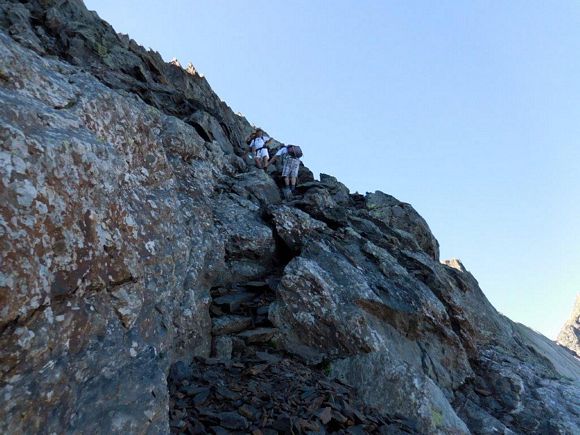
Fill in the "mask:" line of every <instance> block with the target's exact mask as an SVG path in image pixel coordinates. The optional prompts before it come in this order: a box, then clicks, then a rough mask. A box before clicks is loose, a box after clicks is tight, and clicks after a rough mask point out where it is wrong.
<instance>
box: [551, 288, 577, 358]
mask: <svg viewBox="0 0 580 435" xmlns="http://www.w3.org/2000/svg"><path fill="white" fill-rule="evenodd" d="M557 341H558V344H560V345H562V346H564V347H567V348H568V349H570V350H571V351H572V352H574V353H575V354H576V355H577V356H578V357H579V358H580V294H579V295H577V296H576V302H575V303H574V308H573V309H572V314H570V318H569V319H568V321H567V322H566V323H565V324H564V326H562V329H561V330H560V333H559V334H558V339H557Z"/></svg>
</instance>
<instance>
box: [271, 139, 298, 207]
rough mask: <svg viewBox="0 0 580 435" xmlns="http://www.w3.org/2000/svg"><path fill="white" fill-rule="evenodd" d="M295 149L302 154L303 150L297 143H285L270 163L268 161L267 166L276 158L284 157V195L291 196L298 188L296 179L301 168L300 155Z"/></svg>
mask: <svg viewBox="0 0 580 435" xmlns="http://www.w3.org/2000/svg"><path fill="white" fill-rule="evenodd" d="M295 150H298V151H299V153H298V155H302V150H300V147H297V146H296V145H285V146H283V147H282V148H280V149H279V150H278V152H277V153H276V154H275V155H274V157H272V160H270V161H269V162H268V163H266V168H267V167H268V166H269V165H270V164H271V163H274V162H275V161H276V159H278V158H281V157H283V158H284V167H283V168H282V176H283V177H284V185H285V186H286V187H285V191H284V195H285V196H286V197H288V196H291V193H292V192H294V189H295V188H296V180H297V179H298V169H300V157H298V156H297V154H296V152H295Z"/></svg>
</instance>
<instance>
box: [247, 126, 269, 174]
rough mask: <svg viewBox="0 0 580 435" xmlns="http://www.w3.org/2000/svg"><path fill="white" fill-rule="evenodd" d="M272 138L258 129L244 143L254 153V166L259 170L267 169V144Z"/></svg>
mask: <svg viewBox="0 0 580 435" xmlns="http://www.w3.org/2000/svg"><path fill="white" fill-rule="evenodd" d="M271 140H272V138H271V137H270V136H268V135H267V134H266V133H264V130H262V129H260V128H258V129H256V131H254V132H253V133H252V134H251V135H250V136H249V137H248V139H247V140H246V143H247V144H248V145H250V149H251V150H252V152H253V153H254V160H255V162H256V166H257V167H258V168H260V169H265V168H267V167H268V159H269V158H270V154H269V153H268V147H267V144H268V142H270V141H271Z"/></svg>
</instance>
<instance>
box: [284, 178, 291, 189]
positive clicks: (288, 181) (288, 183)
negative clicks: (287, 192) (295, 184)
mask: <svg viewBox="0 0 580 435" xmlns="http://www.w3.org/2000/svg"><path fill="white" fill-rule="evenodd" d="M284 184H285V185H286V187H289V186H290V177H284Z"/></svg>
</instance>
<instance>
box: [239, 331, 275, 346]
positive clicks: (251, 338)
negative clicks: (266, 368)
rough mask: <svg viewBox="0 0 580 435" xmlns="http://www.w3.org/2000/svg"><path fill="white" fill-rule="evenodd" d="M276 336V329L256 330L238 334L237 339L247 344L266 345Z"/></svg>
mask: <svg viewBox="0 0 580 435" xmlns="http://www.w3.org/2000/svg"><path fill="white" fill-rule="evenodd" d="M274 334H276V328H257V329H250V330H248V331H244V332H241V333H239V334H238V337H240V338H242V339H244V340H245V341H246V342H247V343H248V344H256V343H267V342H269V341H270V340H271V339H272V338H273V337H274Z"/></svg>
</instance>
